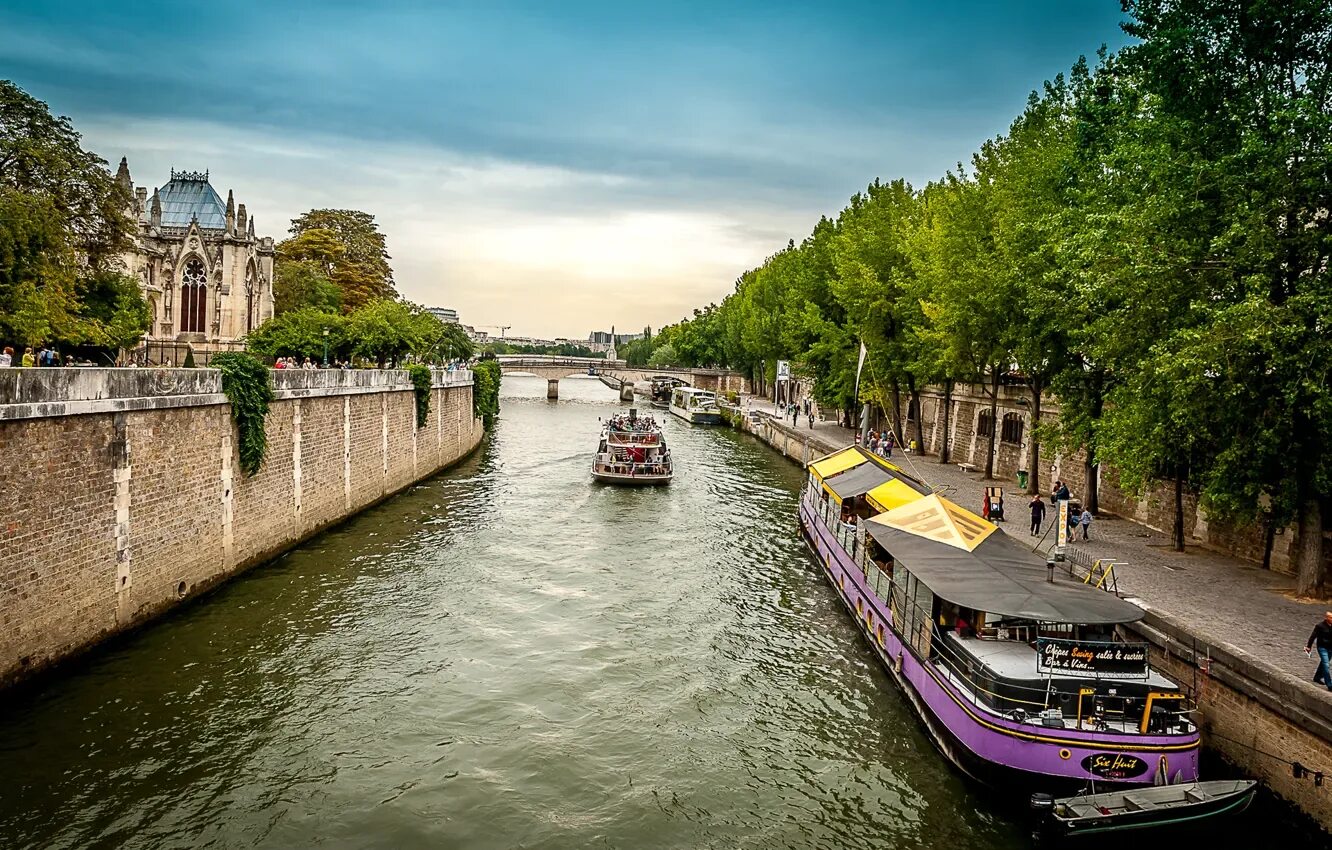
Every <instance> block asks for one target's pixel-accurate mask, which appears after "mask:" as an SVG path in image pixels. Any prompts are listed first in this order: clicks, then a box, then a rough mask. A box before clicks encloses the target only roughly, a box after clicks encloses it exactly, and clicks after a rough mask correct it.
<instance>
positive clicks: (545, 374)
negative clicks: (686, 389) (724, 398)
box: [496, 354, 749, 400]
mask: <svg viewBox="0 0 1332 850" xmlns="http://www.w3.org/2000/svg"><path fill="white" fill-rule="evenodd" d="M496 359H497V360H498V361H499V364H500V373H501V374H504V375H509V374H515V373H522V374H528V375H535V376H536V377H538V378H545V379H546V398H559V397H560V378H567V377H570V376H573V375H586V374H588V371H587V370H588V369H589V368H590V369H595V370H596V374H597V376H598V377H599V378H601V379H602V382H603V383H605V384H606V385H607V386H609V387H611V389H617V388H618V389H619V391H620V398H621V399H626V395H625V394H626V392H627V393H628V394H629V395H628V397H627V399H626V400H632V398H633V395H632V394H633V386H634V384H635V383H636V382H638V381H645V380H647V379H649V378H651V377H653V376H654V375H666V376H669V377H672V378H679V379H680V380H681V381H684V382H685V383H686V384H688V385H690V386H691V387H698V388H699V389H704V390H712V391H713V392H717V393H725V392H738V393H739V392H748V391H749V378H748V377H747V376H746V375H744V374H742V373H740V372H734V371H732V370H730V369H676V368H670V369H667V368H660V369H658V368H652V367H644V366H630V365H629V364H627V363H625V362H624V361H623V360H606V359H604V358H600V357H557V356H553V355H534V354H502V355H500V356H499V357H497V358H496Z"/></svg>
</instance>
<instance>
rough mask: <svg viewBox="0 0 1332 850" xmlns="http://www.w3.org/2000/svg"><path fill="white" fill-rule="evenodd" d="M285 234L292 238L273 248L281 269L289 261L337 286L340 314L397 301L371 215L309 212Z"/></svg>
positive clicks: (386, 256) (384, 250) (385, 253)
mask: <svg viewBox="0 0 1332 850" xmlns="http://www.w3.org/2000/svg"><path fill="white" fill-rule="evenodd" d="M289 232H290V233H291V235H292V238H291V239H287V240H285V241H283V242H282V243H280V244H279V245H278V246H277V247H278V257H279V259H278V267H279V270H280V269H281V267H282V266H283V265H284V264H286V263H289V262H306V263H310V264H312V266H313V267H314V268H316V269H317V270H318V271H319V272H320V273H322V275H323V276H324V278H326V279H327V280H328V281H329V282H331V283H332V284H333V285H334V286H336V287H337V289H338V292H339V294H340V300H341V304H342V309H343V310H344V311H346V312H349V313H350V312H352V311H354V310H356V309H358V308H360V307H363V306H366V305H368V304H371V303H373V302H376V301H385V300H394V299H396V298H397V291H396V290H395V289H394V282H393V269H392V268H391V267H390V266H389V263H388V261H389V260H390V259H391V258H390V257H389V253H388V247H387V242H386V241H385V238H384V234H383V233H381V232H380V231H379V225H377V224H376V223H375V217H374V216H373V215H371V214H369V213H365V212H361V211H359V210H332V209H323V210H310V211H309V212H307V213H304V214H302V215H300V216H298V217H296V218H294V219H292V222H291V229H290V231H289ZM303 303H306V304H308V303H309V302H303ZM316 306H317V305H316Z"/></svg>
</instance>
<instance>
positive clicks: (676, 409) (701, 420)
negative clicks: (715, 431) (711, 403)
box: [670, 404, 722, 425]
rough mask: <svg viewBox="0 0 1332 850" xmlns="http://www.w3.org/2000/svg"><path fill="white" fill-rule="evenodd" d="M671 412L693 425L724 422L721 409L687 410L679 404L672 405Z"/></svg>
mask: <svg viewBox="0 0 1332 850" xmlns="http://www.w3.org/2000/svg"><path fill="white" fill-rule="evenodd" d="M670 410H671V413H674V414H675V415H676V416H678V417H680V418H681V419H683V420H684V421H686V422H688V423H689V424H691V425H720V424H722V415H721V411H703V410H686V409H684V408H683V407H680V406H678V405H674V404H673V405H671V406H670Z"/></svg>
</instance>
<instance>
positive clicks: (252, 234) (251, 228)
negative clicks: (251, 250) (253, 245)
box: [245, 219, 254, 239]
mask: <svg viewBox="0 0 1332 850" xmlns="http://www.w3.org/2000/svg"><path fill="white" fill-rule="evenodd" d="M245 235H246V236H249V237H250V238H251V239H253V238H254V219H250V226H249V229H248V230H246V231H245Z"/></svg>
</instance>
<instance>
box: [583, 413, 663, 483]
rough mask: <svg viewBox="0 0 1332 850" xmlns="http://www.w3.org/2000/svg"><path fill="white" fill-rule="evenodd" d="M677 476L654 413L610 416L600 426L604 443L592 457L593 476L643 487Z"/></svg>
mask: <svg viewBox="0 0 1332 850" xmlns="http://www.w3.org/2000/svg"><path fill="white" fill-rule="evenodd" d="M672 475H674V465H673V463H672V461H671V450H670V449H669V448H667V447H666V437H665V436H664V435H663V434H662V433H661V427H660V426H659V425H657V423H656V420H654V419H653V418H652V417H651V416H639V415H638V411H636V410H634V409H633V408H630V410H629V415H628V416H624V415H617V416H613V417H611V418H610V419H609V420H607V422H606V423H605V427H603V428H602V429H601V444H600V445H599V446H597V454H596V457H594V458H593V459H592V477H593V478H595V479H596V480H598V481H601V482H603V483H606V484H627V485H630V486H635V487H641V486H649V485H653V484H668V483H670V480H671V476H672Z"/></svg>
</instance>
